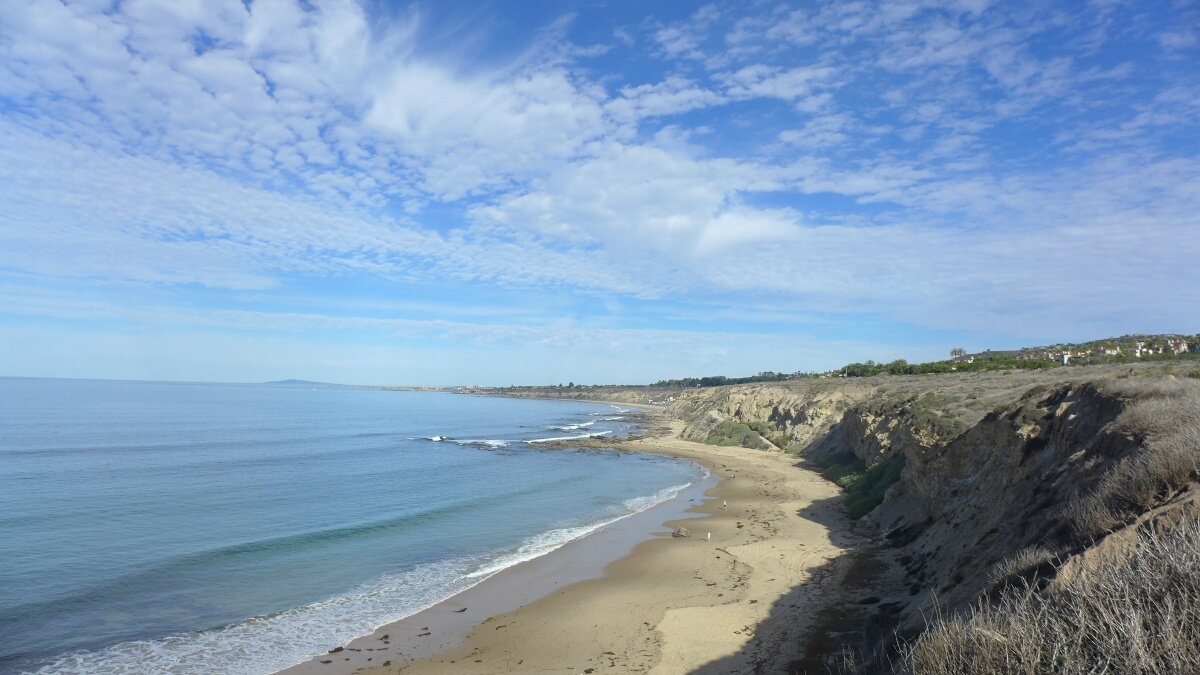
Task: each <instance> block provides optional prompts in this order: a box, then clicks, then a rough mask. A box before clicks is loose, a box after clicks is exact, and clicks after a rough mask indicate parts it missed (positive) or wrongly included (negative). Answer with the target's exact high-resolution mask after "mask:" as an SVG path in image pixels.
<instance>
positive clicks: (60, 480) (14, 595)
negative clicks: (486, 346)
mask: <svg viewBox="0 0 1200 675" xmlns="http://www.w3.org/2000/svg"><path fill="white" fill-rule="evenodd" d="M630 412H631V411H630V410H629V409H627V408H624V407H621V406H614V405H607V404H599V403H583V402H574V401H570V402H568V401H544V400H527V399H505V398H494V397H483V396H462V395H456V394H451V393H445V392H429V391H391V390H379V389H370V388H352V387H331V386H315V387H310V386H303V385H278V384H203V383H171V382H130V381H103V380H52V379H27V378H0V546H2V547H3V551H4V554H3V555H4V561H5V564H4V565H3V566H2V567H0V634H4V635H5V636H6V638H7V639H6V640H5V642H4V643H3V644H0V673H3V674H8V673H26V672H32V673H80V674H83V673H87V674H99V673H105V674H108V673H142V672H165V673H202V672H203V673H208V672H222V673H230V674H237V675H241V674H245V675H265V674H267V673H273V672H276V671H278V670H280V669H283V668H285V667H287V666H289V665H292V664H295V663H298V662H301V661H304V660H306V659H307V658H309V657H311V656H313V655H316V654H319V653H323V652H325V651H328V650H329V649H330V648H332V647H335V646H338V645H341V644H344V643H345V642H347V641H348V640H350V639H352V638H354V637H357V636H359V635H363V634H367V633H370V632H371V631H372V630H374V629H375V628H376V627H378V626H380V625H383V624H385V623H388V622H391V621H394V620H397V619H400V618H402V617H404V616H409V615H411V614H414V613H416V612H417V611H420V610H421V609H424V608H427V607H429V606H432V605H433V604H436V603H437V602H439V601H441V600H444V599H446V598H448V597H450V596H452V595H454V594H456V593H458V592H461V591H462V590H465V589H466V588H469V587H471V586H473V585H475V584H477V583H479V582H481V581H483V580H484V579H486V578H488V577H490V576H491V575H493V574H495V573H496V572H498V571H500V570H503V569H505V568H507V567H511V566H512V565H515V564H517V563H519V562H521V561H524V560H529V559H532V558H535V557H538V556H540V555H544V554H545V553H547V552H550V551H552V550H554V549H556V548H558V547H559V546H562V545H563V544H564V543H566V542H568V541H572V540H574V539H577V538H579V537H581V536H584V535H586V534H587V533H589V532H592V531H595V530H597V529H599V528H601V527H603V526H604V525H606V524H608V523H611V522H614V521H615V520H618V519H620V518H623V517H626V516H628V515H631V514H633V513H637V512H640V511H643V510H645V509H647V508H650V507H651V506H653V505H655V504H658V503H661V502H663V501H666V500H667V499H670V498H671V497H672V496H674V495H675V494H677V493H678V492H679V491H680V490H682V489H683V488H685V487H686V486H688V485H690V484H692V483H694V482H695V481H696V480H699V479H701V478H702V477H703V476H704V470H703V469H702V468H700V467H698V466H696V465H694V464H691V463H689V462H685V461H682V460H678V459H673V458H669V457H663V456H657V455H639V454H629V453H621V452H616V451H597V450H578V449H575V450H571V449H568V450H550V449H546V446H545V445H543V442H544V441H548V440H563V439H565V440H571V439H576V438H587V437H606V436H608V437H614V436H615V437H619V436H623V435H625V434H628V433H629V432H630V431H632V430H634V429H635V428H636V425H635V422H634V420H632V419H631V418H630V416H629V413H630Z"/></svg>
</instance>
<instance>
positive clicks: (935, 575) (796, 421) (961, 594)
mask: <svg viewBox="0 0 1200 675" xmlns="http://www.w3.org/2000/svg"><path fill="white" fill-rule="evenodd" d="M1117 376H1120V377H1133V379H1131V380H1125V382H1134V381H1136V380H1137V378H1136V377H1134V376H1133V374H1132V373H1128V372H1125V371H1122V372H1120V373H1117V372H1115V371H1114V372H1107V371H1104V370H1099V369H1079V370H1076V371H1057V372H1053V373H1032V374H1013V375H1009V376H992V377H975V376H961V377H955V376H951V377H945V378H940V377H939V378H893V379H890V380H889V379H887V378H871V379H866V380H862V381H858V382H847V381H845V380H843V381H834V382H829V383H818V384H811V383H810V384H807V385H805V386H786V385H790V384H791V383H784V385H778V384H773V385H745V386H734V387H724V388H720V389H708V390H697V391H693V392H685V393H684V394H682V395H681V396H680V398H679V400H678V401H676V402H675V403H674V404H672V405H671V406H670V407H669V409H668V412H669V413H670V414H672V415H675V416H677V417H680V418H682V419H684V420H686V421H687V422H688V426H687V429H686V430H685V432H684V436H685V437H686V438H689V439H691V440H698V441H704V440H705V438H707V437H708V435H709V434H710V433H711V432H712V430H713V429H714V428H716V427H717V426H718V425H720V423H721V422H723V421H726V420H734V421H737V422H743V423H754V422H768V423H770V424H771V425H773V427H774V428H775V429H776V430H778V432H779V434H780V437H781V438H785V439H786V440H787V441H789V443H787V445H788V447H789V450H790V451H792V452H795V453H796V454H797V455H799V456H800V457H806V458H811V459H820V458H822V457H827V456H830V455H837V454H838V453H843V454H844V453H850V454H853V455H854V456H855V457H857V458H859V459H860V460H862V462H863V463H864V464H865V465H866V466H868V467H870V466H872V465H875V464H878V463H881V462H885V461H888V460H890V459H891V458H897V457H903V458H904V468H903V471H902V472H900V477H899V481H898V482H896V483H895V484H894V485H892V486H891V487H890V488H889V489H888V490H887V492H886V494H885V495H884V497H883V501H882V503H881V504H880V505H879V506H878V507H877V508H875V509H874V510H873V511H871V512H870V513H868V514H867V515H866V516H864V517H863V518H862V519H860V521H859V522H858V525H857V526H856V527H858V528H859V529H860V531H861V532H862V533H863V534H870V535H874V536H875V540H876V542H877V543H876V545H874V546H872V547H870V548H868V549H866V550H864V551H861V552H859V553H858V555H860V556H866V557H868V558H870V560H871V561H873V567H872V569H874V572H873V574H874V578H873V579H872V580H871V582H870V583H869V584H867V585H860V586H859V587H857V588H856V589H855V590H848V591H846V593H847V596H846V597H845V598H844V599H843V601H844V602H845V603H846V606H857V607H856V609H855V610H854V611H863V612H864V614H863V617H862V624H863V625H864V626H866V628H865V629H864V630H863V632H862V634H860V635H858V636H854V637H851V638H848V639H850V640H851V641H852V642H854V641H857V644H856V645H855V647H854V648H855V649H857V650H858V651H860V652H862V653H872V652H873V651H874V652H876V653H878V651H879V650H881V649H883V648H884V646H885V645H886V644H888V643H891V642H892V641H894V637H895V634H896V632H897V631H898V632H899V633H900V634H901V635H905V636H909V637H911V636H914V635H916V634H918V633H919V632H920V631H921V630H922V629H923V628H924V626H925V623H926V621H927V619H928V618H929V617H930V616H931V615H932V614H933V613H935V612H936V611H941V612H955V611H959V610H962V609H964V608H966V607H968V606H970V605H971V603H973V602H976V601H978V600H979V599H980V598H984V597H988V594H989V593H994V592H996V587H995V582H994V579H993V573H994V571H995V569H996V568H997V565H998V564H999V563H1001V561H1004V560H1005V559H1010V558H1013V557H1014V556H1016V554H1018V552H1021V551H1023V550H1028V549H1031V548H1034V547H1040V548H1043V549H1048V550H1051V551H1054V552H1055V553H1056V555H1057V556H1058V560H1059V564H1060V565H1062V567H1061V568H1062V569H1063V570H1067V571H1069V570H1071V569H1074V568H1076V567H1079V566H1083V565H1086V564H1087V563H1086V561H1087V560H1088V559H1089V558H1088V557H1089V556H1095V555H1101V554H1102V553H1101V552H1102V551H1103V550H1105V547H1106V546H1107V547H1112V546H1114V545H1115V544H1106V543H1105V541H1106V540H1107V539H1110V538H1113V539H1117V540H1129V539H1130V537H1133V535H1131V534H1130V532H1133V531H1136V530H1137V528H1138V527H1139V526H1140V525H1139V523H1137V522H1135V523H1132V524H1129V525H1128V526H1127V527H1124V529H1122V528H1121V527H1118V528H1117V530H1116V531H1115V532H1113V533H1112V534H1109V535H1104V536H1102V537H1101V538H1100V539H1099V540H1098V541H1090V542H1081V540H1080V538H1079V536H1078V532H1077V531H1073V530H1072V528H1071V524H1070V523H1069V522H1068V519H1067V517H1066V516H1065V514H1064V512H1065V510H1066V508H1067V506H1068V504H1069V503H1070V502H1071V500H1072V498H1074V497H1076V496H1078V495H1083V494H1087V493H1088V492H1089V491H1090V490H1092V488H1093V486H1094V485H1096V484H1097V483H1098V481H1100V479H1101V477H1103V476H1104V475H1105V473H1106V472H1108V471H1109V470H1110V469H1112V468H1113V467H1114V466H1116V465H1117V464H1118V463H1119V462H1120V461H1121V460H1122V459H1124V458H1127V457H1132V456H1134V455H1136V454H1137V453H1140V452H1142V451H1144V449H1145V448H1146V443H1147V437H1146V435H1145V434H1142V433H1139V432H1138V431H1136V430H1132V431H1131V429H1130V426H1129V424H1128V423H1125V422H1123V421H1122V420H1123V418H1122V413H1124V412H1125V411H1126V410H1128V409H1129V407H1130V405H1131V404H1133V403H1134V402H1136V401H1137V400H1138V398H1137V395H1136V394H1131V393H1130V392H1131V391H1134V390H1135V389H1136V387H1134V388H1130V386H1127V385H1117V384H1114V383H1115V382H1117V380H1114V379H1112V378H1114V377H1117ZM1188 386H1191V385H1188ZM1196 494H1197V493H1196V490H1195V489H1194V486H1193V488H1191V489H1188V490H1183V491H1177V493H1176V494H1174V495H1169V494H1164V495H1161V497H1162V499H1164V500H1166V501H1165V502H1163V503H1162V504H1161V505H1159V506H1157V507H1156V508H1157V510H1156V511H1155V512H1154V513H1151V514H1149V515H1146V516H1143V519H1146V518H1151V516H1152V517H1153V518H1152V520H1150V521H1147V522H1166V521H1172V520H1178V519H1179V517H1180V516H1179V515H1178V514H1179V513H1181V511H1179V510H1180V509H1184V510H1186V509H1189V508H1190V509H1192V511H1197V506H1196V504H1197V503H1200V498H1197V497H1196ZM1121 538H1124V539H1121ZM1135 538H1136V537H1135ZM1073 566H1074V567H1073ZM1042 571H1043V572H1046V570H1045V569H1043V570H1042ZM1052 577H1053V569H1051V570H1050V571H1049V576H1048V577H1046V578H1052ZM858 596H862V597H858ZM859 608H861V609H859ZM935 608H936V609H935ZM798 672H799V671H798ZM821 672H825V671H823V670H822V671H821Z"/></svg>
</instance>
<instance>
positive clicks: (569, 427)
mask: <svg viewBox="0 0 1200 675" xmlns="http://www.w3.org/2000/svg"><path fill="white" fill-rule="evenodd" d="M595 423H596V422H595V420H593V421H591V422H580V423H579V424H568V425H567V426H565V427H550V428H551V429H558V430H559V431H575V430H576V429H586V428H587V427H590V426H592V425H593V424H595Z"/></svg>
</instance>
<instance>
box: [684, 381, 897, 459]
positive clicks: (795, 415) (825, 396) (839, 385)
mask: <svg viewBox="0 0 1200 675" xmlns="http://www.w3.org/2000/svg"><path fill="white" fill-rule="evenodd" d="M874 389H875V386H874V385H873V384H869V383H863V382H849V383H847V382H845V381H831V382H817V383H796V384H793V383H791V382H782V383H778V384H751V385H734V386H729V387H714V388H710V389H690V390H687V391H684V392H681V393H680V395H679V397H678V399H677V400H676V401H675V402H673V403H672V404H671V405H670V406H668V409H667V410H668V413H669V414H671V415H672V416H674V417H677V418H680V419H683V420H684V421H686V422H687V427H685V429H684V431H683V438H685V439H687V440H691V441H698V442H701V443H703V442H704V440H705V439H706V438H708V437H709V436H710V435H712V433H713V431H714V430H715V429H716V428H717V426H718V425H720V423H721V422H724V421H726V420H733V421H736V422H744V423H750V422H769V423H770V424H772V425H774V427H775V428H776V429H777V430H778V432H779V433H778V435H777V436H776V438H777V439H783V438H784V437H786V440H785V441H784V444H785V445H787V446H791V447H793V448H799V447H805V446H808V445H811V444H813V443H815V442H817V441H820V440H822V439H824V438H825V437H826V436H827V435H828V434H829V433H830V432H831V431H832V430H833V429H834V428H835V427H836V426H837V424H838V422H839V421H840V420H841V417H842V415H843V413H844V412H845V411H846V410H847V409H848V408H850V407H852V406H853V405H854V404H856V403H857V402H858V401H860V400H862V399H863V398H865V397H867V396H869V395H870V393H871V392H872V391H873V390H874Z"/></svg>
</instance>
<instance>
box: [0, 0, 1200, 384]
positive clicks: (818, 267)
mask: <svg viewBox="0 0 1200 675" xmlns="http://www.w3.org/2000/svg"><path fill="white" fill-rule="evenodd" d="M0 5H2V11H0V375H6V376H40V377H86V378H115V379H155V380H188V381H237V382H252V381H265V380H275V379H285V378H301V379H309V380H318V381H327V382H341V383H352V384H395V385H467V384H478V385H499V386H506V385H510V384H537V383H549V384H557V383H559V382H563V383H566V382H575V383H646V382H652V381H655V380H658V379H663V378H674V377H685V376H701V375H716V374H724V375H728V376H741V375H749V374H754V373H757V372H759V371H764V370H771V371H777V372H795V371H820V370H826V369H831V368H836V367H839V366H841V365H843V364H845V363H848V362H852V361H861V360H866V359H874V360H876V361H890V360H892V359H895V358H905V359H908V360H909V361H914V362H916V361H927V360H933V359H939V358H945V357H946V355H947V353H948V351H949V350H950V349H951V348H954V347H962V348H965V349H967V350H968V351H978V350H983V349H988V348H990V349H1007V348H1016V347H1021V346H1032V345H1038V344H1047V343H1054V342H1060V341H1083V340H1088V339H1098V338H1103V337H1109V336H1116V335H1122V334H1127V333H1134V332H1141V333H1157V332H1179V333H1189V334H1190V333H1196V332H1200V4H1198V3H1196V2H1195V1H1194V0H1192V1H1178V2H1171V1H1156V0H1135V1H1129V2H1122V1H1120V0H1097V1H1092V2H1019V1H1013V2H991V1H989V0H957V1H934V0H878V1H876V2H855V1H817V2H792V3H789V2H754V1H744V2H727V3H726V2H716V3H701V2H686V1H683V0H671V1H668V2H661V1H660V2H654V1H637V2H634V1H624V0H610V1H608V2H592V1H584V0H562V1H555V2H550V1H542V0H524V1H522V2H519V3H512V2H485V1H477V2H458V1H438V2H432V1H431V2H418V3H407V2H384V1H382V0H375V1H370V2H354V1H352V0H333V1H328V2H327V1H324V0H308V1H306V2H296V1H294V0H246V1H245V2H242V1H241V0H121V1H111V0H78V1H76V0H72V1H68V2H63V1H61V0H2V1H0Z"/></svg>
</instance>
